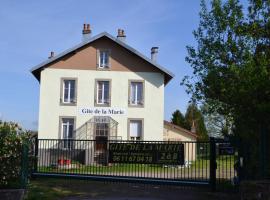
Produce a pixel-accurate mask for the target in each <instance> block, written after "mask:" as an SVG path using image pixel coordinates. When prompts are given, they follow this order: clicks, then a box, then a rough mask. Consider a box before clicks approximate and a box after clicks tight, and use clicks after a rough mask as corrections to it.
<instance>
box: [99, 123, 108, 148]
mask: <svg viewBox="0 0 270 200" xmlns="http://www.w3.org/2000/svg"><path fill="white" fill-rule="evenodd" d="M109 132H110V130H109V124H108V123H96V124H95V135H96V137H95V139H96V145H95V150H96V151H98V152H102V151H106V150H107V140H108V137H109Z"/></svg>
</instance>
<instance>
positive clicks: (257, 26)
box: [182, 0, 270, 178]
mask: <svg viewBox="0 0 270 200" xmlns="http://www.w3.org/2000/svg"><path fill="white" fill-rule="evenodd" d="M244 13H247V14H244ZM193 34H194V37H195V39H196V41H197V46H196V47H192V46H188V47H187V51H188V56H187V57H186V61H187V62H188V63H189V64H190V65H191V67H192V68H193V75H192V76H186V77H185V78H184V79H183V82H182V84H184V85H185V86H186V88H187V92H188V93H191V94H192V98H193V100H196V101H200V102H202V103H206V104H208V105H209V110H208V112H209V113H211V112H217V113H218V114H220V115H222V116H231V117H232V119H233V130H232V131H233V135H234V137H235V138H236V139H237V140H238V141H239V142H240V143H241V144H242V145H241V148H239V151H240V155H241V156H243V157H244V162H245V166H246V167H245V168H244V170H245V174H246V175H247V176H248V177H249V178H259V177H262V176H268V177H269V176H270V164H269V162H268V163H267V162H266V161H267V159H266V158H267V156H270V155H269V150H268V151H267V148H266V147H268V148H269V144H267V142H268V143H269V133H270V127H269V125H268V123H267V122H269V121H270V1H266V0H250V1H249V7H248V11H247V12H244V10H243V7H242V6H241V5H240V3H239V1H238V0H227V1H225V2H224V1H221V0H212V2H211V5H210V9H209V10H208V8H207V6H206V4H205V2H204V1H202V2H201V11H200V23H199V27H198V29H197V30H195V31H194V33H193Z"/></svg>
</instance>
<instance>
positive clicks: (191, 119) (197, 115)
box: [185, 103, 208, 141]
mask: <svg viewBox="0 0 270 200" xmlns="http://www.w3.org/2000/svg"><path fill="white" fill-rule="evenodd" d="M185 121H186V124H187V129H188V130H191V127H192V124H193V123H194V125H195V130H196V134H197V135H198V140H199V141H205V140H208V134H207V130H206V128H205V124H204V117H203V115H202V113H201V111H200V110H199V109H198V108H197V106H196V105H195V104H193V103H192V104H189V106H188V108H187V111H186V114H185Z"/></svg>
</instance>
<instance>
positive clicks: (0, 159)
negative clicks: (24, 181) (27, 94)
mask: <svg viewBox="0 0 270 200" xmlns="http://www.w3.org/2000/svg"><path fill="white" fill-rule="evenodd" d="M29 141H30V134H29V132H24V131H22V129H21V127H20V126H19V125H18V124H16V123H13V122H2V121H0V187H7V186H9V185H13V184H18V183H20V172H21V161H22V146H23V143H25V142H29Z"/></svg>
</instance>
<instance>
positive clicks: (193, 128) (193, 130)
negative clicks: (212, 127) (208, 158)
mask: <svg viewBox="0 0 270 200" xmlns="http://www.w3.org/2000/svg"><path fill="white" fill-rule="evenodd" d="M190 132H192V133H196V126H195V122H194V120H193V121H192V126H191V129H190Z"/></svg>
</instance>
